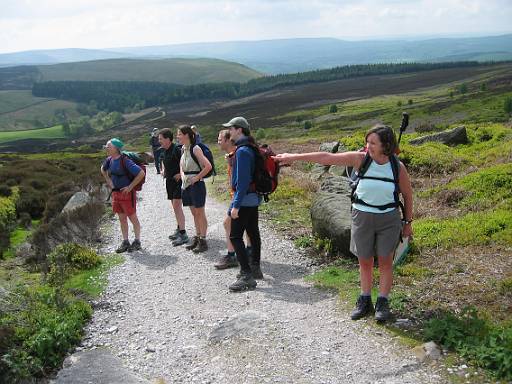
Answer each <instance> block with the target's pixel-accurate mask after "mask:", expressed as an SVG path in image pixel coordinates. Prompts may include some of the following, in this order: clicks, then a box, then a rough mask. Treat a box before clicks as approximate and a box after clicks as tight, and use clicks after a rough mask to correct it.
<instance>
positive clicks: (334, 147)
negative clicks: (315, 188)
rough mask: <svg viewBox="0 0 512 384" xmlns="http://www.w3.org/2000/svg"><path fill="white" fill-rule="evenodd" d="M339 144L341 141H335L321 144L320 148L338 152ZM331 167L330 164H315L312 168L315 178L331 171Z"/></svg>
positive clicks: (320, 149) (322, 150) (325, 150)
mask: <svg viewBox="0 0 512 384" xmlns="http://www.w3.org/2000/svg"><path fill="white" fill-rule="evenodd" d="M339 146H340V143H339V142H338V141H333V142H331V143H323V144H320V148H319V149H318V150H319V151H320V152H329V153H336V152H338V148H339ZM330 168H331V166H330V165H321V164H314V165H313V167H312V168H311V175H312V177H313V178H315V179H320V178H321V177H322V176H323V175H324V174H325V173H327V172H329V169H330Z"/></svg>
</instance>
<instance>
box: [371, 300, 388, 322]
mask: <svg viewBox="0 0 512 384" xmlns="http://www.w3.org/2000/svg"><path fill="white" fill-rule="evenodd" d="M390 317H391V311H390V309H389V300H388V299H386V298H385V297H377V302H376V303H375V320H377V321H386V320H388V319H389V318H390Z"/></svg>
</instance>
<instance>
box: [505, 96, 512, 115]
mask: <svg viewBox="0 0 512 384" xmlns="http://www.w3.org/2000/svg"><path fill="white" fill-rule="evenodd" d="M503 110H504V111H505V113H508V114H509V115H510V114H512V97H507V98H506V99H505V101H504V102H503Z"/></svg>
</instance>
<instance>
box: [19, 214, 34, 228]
mask: <svg viewBox="0 0 512 384" xmlns="http://www.w3.org/2000/svg"><path fill="white" fill-rule="evenodd" d="M18 223H19V224H20V225H21V226H22V227H23V228H26V229H28V228H30V227H31V226H32V218H31V217H30V215H29V214H28V213H27V212H22V213H21V214H20V217H19V218H18Z"/></svg>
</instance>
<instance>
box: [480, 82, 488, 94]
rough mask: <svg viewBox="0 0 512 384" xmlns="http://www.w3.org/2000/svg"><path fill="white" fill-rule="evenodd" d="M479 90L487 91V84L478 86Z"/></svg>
mask: <svg viewBox="0 0 512 384" xmlns="http://www.w3.org/2000/svg"><path fill="white" fill-rule="evenodd" d="M480 90H481V91H482V92H485V91H487V84H485V83H482V84H481V85H480Z"/></svg>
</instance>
